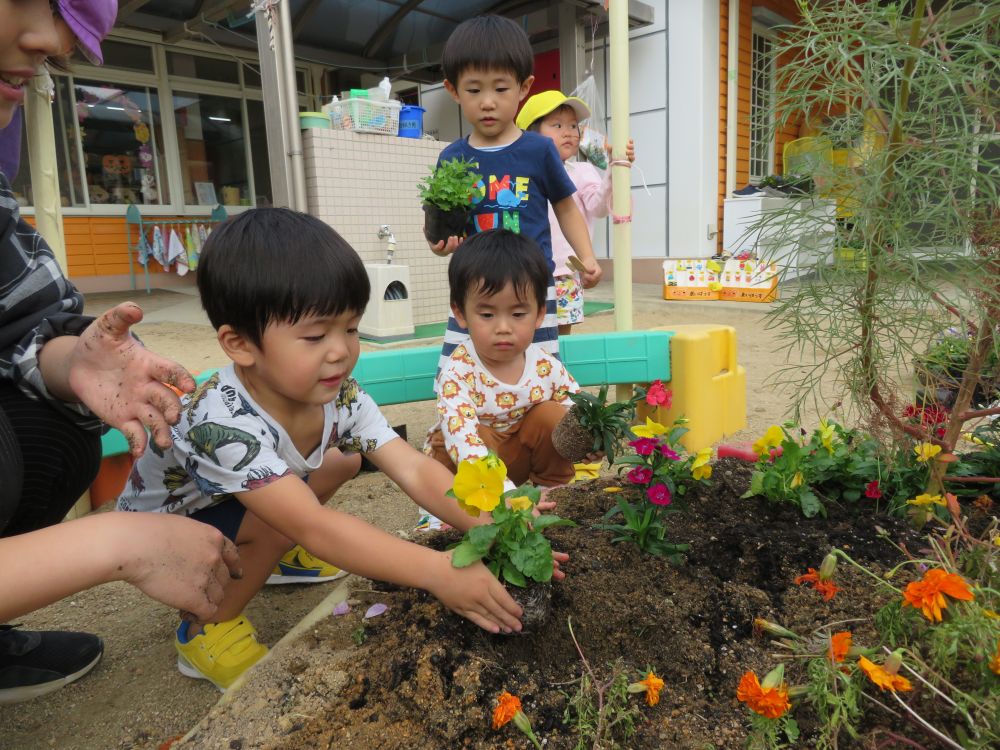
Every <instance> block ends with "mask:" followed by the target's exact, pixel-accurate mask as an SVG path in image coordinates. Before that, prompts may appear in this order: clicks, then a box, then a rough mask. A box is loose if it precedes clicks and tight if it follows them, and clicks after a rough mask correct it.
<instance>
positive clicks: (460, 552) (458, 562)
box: [451, 540, 484, 568]
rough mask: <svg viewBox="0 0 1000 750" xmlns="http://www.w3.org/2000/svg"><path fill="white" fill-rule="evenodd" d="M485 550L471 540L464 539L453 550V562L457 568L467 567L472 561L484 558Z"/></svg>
mask: <svg viewBox="0 0 1000 750" xmlns="http://www.w3.org/2000/svg"><path fill="white" fill-rule="evenodd" d="M483 554H484V553H483V552H480V551H479V550H477V549H476V548H475V547H474V546H473V545H472V543H471V542H469V541H468V540H463V541H462V542H461V543H460V544H459V545H458V546H457V547H455V548H454V550H452V553H451V564H452V567H455V568H465V567H468V566H469V565H472V563H474V562H477V561H479V560H481V559H482V558H483Z"/></svg>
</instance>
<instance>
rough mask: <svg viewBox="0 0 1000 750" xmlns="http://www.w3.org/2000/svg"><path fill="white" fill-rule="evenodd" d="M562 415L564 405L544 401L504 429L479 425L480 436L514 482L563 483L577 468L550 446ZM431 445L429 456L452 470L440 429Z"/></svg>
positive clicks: (517, 483)
mask: <svg viewBox="0 0 1000 750" xmlns="http://www.w3.org/2000/svg"><path fill="white" fill-rule="evenodd" d="M565 414H566V407H565V406H562V405H560V404H557V403H556V402H555V401H543V402H542V403H540V404H536V405H535V406H533V407H531V408H530V409H529V410H528V413H527V414H525V415H524V419H522V420H521V421H520V422H518V423H517V424H516V425H514V426H512V427H511V428H510V429H509V430H507V431H506V432H497V431H496V430H494V429H493V428H492V427H484V426H483V425H480V426H479V437H480V438H482V441H483V442H484V443H486V447H487V448H489V449H490V450H491V451H493V452H494V453H496V454H497V455H498V456H499V457H500V460H501V461H503V462H504V463H505V464H506V465H507V478H508V479H510V481H512V482H513V483H514V484H516V485H522V484H524V483H525V482H526V481H528V480H529V479H530V480H531V481H532V482H534V483H535V484H538V485H541V486H543V487H553V486H555V485H557V484H566V483H567V482H569V481H570V480H572V479H573V477H574V476H575V475H576V470H575V469H574V468H573V464H571V463H570V462H569V461H567V460H566V459H565V458H563V457H562V456H560V455H559V454H558V453H556V449H555V448H553V447H552V430H553V428H555V426H556V424H558V423H559V420H560V419H562V418H563V416H564V415H565ZM430 445H431V449H432V450H433V453H432V454H431V455H432V456H433V457H434V458H435V459H436V460H437V461H439V462H440V463H441V464H443V465H444V466H446V467H447V468H448V471H451V472H454V471H455V464H454V463H453V462H452V460H451V457H450V456H449V455H448V451H447V450H446V449H445V447H444V436H443V435H442V434H441V431H440V430H436V431H435V432H434V433H433V434H432V435H431V438H430Z"/></svg>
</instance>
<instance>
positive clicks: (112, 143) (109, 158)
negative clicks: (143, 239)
mask: <svg viewBox="0 0 1000 750" xmlns="http://www.w3.org/2000/svg"><path fill="white" fill-rule="evenodd" d="M73 90H74V94H75V99H76V116H77V119H78V120H79V128H80V140H81V143H82V146H83V158H84V173H85V175H86V178H87V191H88V192H89V194H90V202H91V203H136V204H140V205H141V204H147V205H149V204H162V203H166V202H167V189H166V180H167V171H166V168H165V166H164V163H163V138H162V131H161V129H160V112H159V100H158V97H157V96H156V94H155V91H154V92H153V93H152V94H151V93H150V89H148V88H146V87H144V86H118V85H115V84H110V83H102V82H97V81H86V80H81V79H79V78H77V79H75V80H74V85H73Z"/></svg>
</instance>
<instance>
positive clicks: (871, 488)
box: [865, 479, 882, 500]
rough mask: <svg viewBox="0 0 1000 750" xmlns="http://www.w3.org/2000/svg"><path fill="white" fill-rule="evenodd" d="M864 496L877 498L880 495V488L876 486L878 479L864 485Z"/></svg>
mask: <svg viewBox="0 0 1000 750" xmlns="http://www.w3.org/2000/svg"><path fill="white" fill-rule="evenodd" d="M865 497H868V498H871V499H872V500H878V499H879V498H880V497H882V489H881V488H880V487H879V486H878V480H877V479H876V480H875V481H874V482H869V483H868V484H866V485H865Z"/></svg>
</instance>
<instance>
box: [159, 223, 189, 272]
mask: <svg viewBox="0 0 1000 750" xmlns="http://www.w3.org/2000/svg"><path fill="white" fill-rule="evenodd" d="M182 255H184V243H183V242H181V238H180V237H178V236H177V232H176V230H174V229H171V230H170V239H168V240H167V264H166V266H164V268H166V269H168V270H169V269H170V264H171V263H173V262H174V261H175V260H177V259H178V258H180V257H181V256H182Z"/></svg>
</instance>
